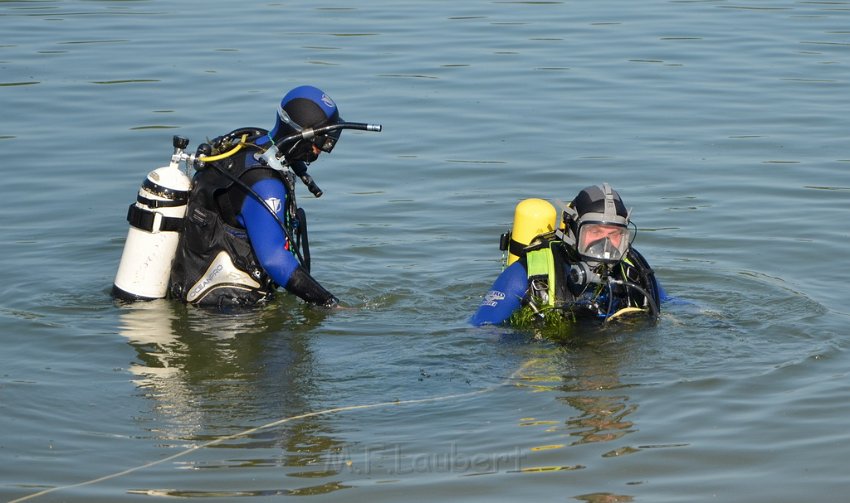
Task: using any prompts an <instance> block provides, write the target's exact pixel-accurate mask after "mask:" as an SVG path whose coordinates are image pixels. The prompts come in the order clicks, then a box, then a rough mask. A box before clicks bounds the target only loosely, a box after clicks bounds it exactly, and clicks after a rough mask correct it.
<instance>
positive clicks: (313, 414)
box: [9, 360, 535, 503]
mask: <svg viewBox="0 0 850 503" xmlns="http://www.w3.org/2000/svg"><path fill="white" fill-rule="evenodd" d="M534 361H535V360H530V361H528V362H526V363H524V364H523V365H522V366H521V367H520V368H519V369H517V370H516V371H515V372H514V373H513V374H511V375H510V376H508V378H506V379H505V380H504V381H502V382H501V383H499V384H495V385H493V386H490V387H489V388H484V389H480V390H476V391H467V392H465V393H454V394H451V395H442V396H435V397H429V398H416V399H411V400H393V401H391V402H379V403H370V404H364V405H347V406H344V407H334V408H331V409H325V410H319V411H315V412H306V413H304V414H298V415H297V416H290V417H285V418H283V419H278V420H276V421H272V422H271V423H266V424H264V425H261V426H257V427H254V428H250V429H247V430H245V431H241V432H239V433H234V434H232V435H226V436H223V437H219V438H216V439H214V440H210V441H208V442H204V443H202V444H198V445H195V446H192V447H189V448H188V449H185V450H182V451H180V452H178V453H176V454H172V455H171V456H167V457H164V458H162V459H158V460H156V461H151V462H150V463H145V464H143V465H139V466H135V467H132V468H128V469H126V470H122V471H120V472H115V473H111V474H109V475H104V476H103V477H98V478H96V479H91V480H87V481H85V482H79V483H77V484H71V485H67V486H59V487H53V488H50V489H45V490H43V491H39V492H37V493H33V494H30V495H27V496H23V497H21V498H18V499H14V500H11V501H9V503H18V502H20V501H27V500H32V499H35V498H38V497H40V496H44V495H46V494H50V493H54V492H58V491H63V490H66V489H74V488H77V487H84V486H90V485H94V484H98V483H100V482H105V481H107V480H111V479H116V478H118V477H122V476H124V475H129V474H131V473H134V472H138V471H141V470H144V469H146V468H150V467H152V466H156V465H159V464H162V463H165V462H167V461H172V460H174V459H177V458H181V457H183V456H186V455H187V454H190V453H192V452H195V451H197V450H200V449H204V448H206V447H211V446H213V445H217V444H220V443H222V442H226V441H228V440H234V439H237V438H240V437H244V436H247V435H251V434H253V433H257V432H259V431H263V430H268V429H270V428H274V427H276V426H280V425H282V424H286V423H289V422H292V421H297V420H299V419H307V418H310V417H317V416H325V415H328V414H337V413H340V412H348V411H353V410H367V409H377V408H380V407H389V406H397V405H413V404H421V403H429V402H442V401H446V400H454V399H458V398H466V397H471V396H476V395H483V394H485V393H489V392H491V391H494V390H496V389H498V388H501V387H502V386H505V385H506V384H508V383H509V382H510V381H511V380H513V379H514V378H515V377H516V376H517V374H519V373H520V372H522V371H523V370H524V369H526V368H527V367H528V366H529V365H531V364H532V363H533V362H534Z"/></svg>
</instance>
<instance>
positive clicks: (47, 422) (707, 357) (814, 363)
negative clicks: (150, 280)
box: [0, 0, 850, 502]
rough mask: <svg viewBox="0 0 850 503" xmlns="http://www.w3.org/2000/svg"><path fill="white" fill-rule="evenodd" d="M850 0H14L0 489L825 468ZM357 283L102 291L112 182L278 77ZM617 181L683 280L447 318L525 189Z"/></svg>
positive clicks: (221, 124) (121, 194) (835, 334)
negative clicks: (659, 287)
mask: <svg viewBox="0 0 850 503" xmlns="http://www.w3.org/2000/svg"><path fill="white" fill-rule="evenodd" d="M849 27H850V2H847V1H829V2H819V1H790V0H788V1H784V0H764V1H749V2H738V1H726V0H705V1H699V0H695V1H664V0H649V1H645V2H632V1H626V0H609V1H553V2H510V1H507V2H502V1H484V0H470V1H465V2H448V1H442V0H440V1H427V2H425V1H404V2H392V3H387V2H378V1H375V0H366V1H361V2H357V3H356V4H352V3H350V2H348V3H347V2H336V3H334V2H330V3H319V4H317V3H315V2H306V1H300V0H296V1H292V2H288V1H287V2H271V3H254V4H251V3H247V4H246V3H244V2H242V3H241V4H239V3H230V4H228V5H225V4H223V3H213V2H201V1H199V0H195V1H183V2H179V3H176V2H165V1H162V0H138V1H117V0H101V1H54V0H40V1H0V33H2V35H1V36H0V106H2V111H3V113H2V115H0V152H2V153H3V158H4V161H3V163H2V167H0V170H2V174H3V176H4V180H3V183H2V185H0V212H2V213H0V214H2V215H3V219H2V222H0V229H2V235H3V239H2V241H0V256H2V257H3V264H4V266H5V267H4V271H5V274H4V281H3V282H2V286H0V288H2V293H3V295H2V301H1V302H0V323H2V325H1V326H2V351H0V369H1V370H0V431H2V432H3V434H2V437H0V499H2V500H3V501H45V502H48V501H69V502H78V501H79V502H82V501H85V502H92V501H149V500H152V499H162V498H167V497H184V498H199V499H209V500H215V501H232V500H240V501H242V500H246V498H247V500H250V501H265V500H276V499H279V498H281V497H285V496H304V497H307V499H308V500H310V501H337V500H346V501H373V502H390V501H393V502H394V501H439V500H446V501H488V502H489V501H588V502H611V501H617V502H624V501H651V502H663V501H677V502H678V501H742V502H743V501H746V502H760V501H764V502H768V501H769V502H779V501H787V502H796V501H839V500H841V499H842V498H844V497H843V496H839V495H844V494H846V492H847V491H848V489H850V481H848V478H847V468H846V466H847V460H848V454H847V453H848V452H850V428H848V424H850V419H848V418H850V402H848V400H847V397H848V394H850V384H848V379H850V377H848V369H850V353H848V348H850V345H849V344H848V341H847V330H846V326H847V322H848V317H850V316H848V315H850V310H848V308H847V307H846V305H845V301H846V299H847V298H848V295H850V288H848V286H847V285H848V282H850V273H848V267H847V249H846V243H847V242H848V238H850V223H848V222H850V205H848V199H849V197H848V196H850V176H848V169H850V153H848V145H850V142H848V140H850V137H848V131H850V113H848V110H850V93H848V84H850V28H849ZM300 84H313V85H317V86H319V87H322V88H323V89H325V90H326V91H327V92H328V93H329V94H330V95H331V96H333V97H334V98H335V99H336V100H337V102H338V103H339V105H340V109H341V111H342V116H343V117H344V118H346V119H347V120H351V121H362V122H378V123H382V124H383V125H384V131H383V132H382V133H380V134H374V133H357V132H347V133H346V134H345V135H344V139H343V140H342V141H341V142H340V145H339V146H338V147H337V149H336V150H335V151H334V153H333V155H332V156H330V157H328V158H323V159H322V160H321V161H320V162H319V163H317V164H316V165H314V166H313V167H312V168H311V173H312V174H313V176H314V177H315V179H316V181H317V182H318V184H319V185H320V186H321V187H322V189H324V192H325V195H324V196H323V197H322V198H321V199H314V198H312V197H310V195H309V193H308V192H307V191H306V190H301V189H303V187H302V188H300V189H299V190H301V192H300V193H299V202H300V203H301V205H302V206H303V207H305V209H306V210H307V212H308V214H309V216H310V230H311V245H312V251H313V272H314V274H315V276H316V277H317V278H318V279H319V280H320V281H321V282H322V283H323V284H325V285H326V286H327V287H328V288H329V289H330V290H331V291H333V292H334V293H335V294H336V295H337V296H339V297H340V298H341V299H342V300H343V304H344V307H345V308H344V309H341V310H336V311H333V312H322V311H319V310H316V309H311V308H309V307H305V306H304V305H303V304H301V303H300V302H298V301H297V300H295V299H293V298H289V297H286V296H281V298H279V299H278V300H276V301H275V303H274V304H273V305H271V306H268V307H267V308H264V309H262V310H258V311H255V312H249V313H242V314H238V315H222V314H216V313H209V312H204V311H200V310H197V309H191V308H186V307H185V306H183V305H179V304H174V303H171V302H168V301H155V302H150V303H146V304H138V305H133V306H119V305H116V304H115V303H113V302H112V300H111V299H110V297H109V289H110V287H111V283H112V279H113V277H114V274H115V270H116V268H117V264H118V260H119V258H120V255H121V250H122V248H123V244H124V239H125V236H126V232H127V227H126V222H125V221H124V217H125V214H126V207H127V205H128V204H130V202H131V201H132V200H133V198H134V197H135V192H136V191H137V189H138V186H139V184H140V182H141V181H142V179H143V178H144V177H145V175H146V173H147V172H148V171H150V170H152V169H154V168H156V167H157V166H161V165H163V164H164V163H166V162H167V160H168V158H169V156H170V154H171V150H172V149H171V136H172V135H175V134H179V135H183V136H186V137H188V138H190V140H191V142H192V143H191V145H192V148H194V146H196V145H197V144H198V143H200V142H202V141H203V140H204V139H206V138H207V137H213V136H217V135H219V134H222V133H224V132H227V131H230V130H231V129H234V128H236V127H241V126H249V125H250V126H259V127H266V128H268V127H271V125H272V121H273V118H274V107H275V105H276V103H277V101H278V100H279V99H280V97H281V95H282V94H283V93H284V92H285V91H286V90H287V89H289V88H291V87H294V86H296V85H300ZM602 181H607V182H609V183H611V184H612V185H614V187H616V188H618V189H619V190H620V192H621V194H622V195H623V197H624V199H625V200H626V202H627V204H628V205H630V206H632V207H633V208H634V213H633V215H634V220H635V221H636V223H637V225H638V227H639V229H640V230H639V233H638V238H637V243H636V244H637V247H638V248H639V249H640V250H641V251H642V252H643V254H644V255H646V256H647V257H648V258H649V260H650V262H651V263H652V264H653V266H654V267H655V269H656V271H657V274H658V276H659V277H660V279H661V281H662V283H663V284H664V286H665V287H666V289H667V290H668V291H669V293H671V294H672V295H673V296H674V297H675V301H674V302H671V303H668V304H667V305H666V306H665V308H664V314H663V316H662V318H661V320H660V322H659V323H658V324H657V325H656V326H651V327H647V326H618V327H608V328H606V329H604V330H601V329H598V330H587V331H584V332H582V333H581V334H580V335H579V336H578V337H576V338H575V339H574V340H572V341H570V342H569V343H566V344H552V343H548V342H545V341H540V340H535V337H534V334H529V333H518V332H515V331H512V330H510V329H507V328H495V327H490V328H486V329H473V328H470V327H468V326H467V324H466V320H467V318H468V316H469V315H470V314H471V313H472V312H473V311H474V309H475V307H476V306H477V304H478V301H479V299H480V297H481V295H482V294H483V293H484V292H485V291H486V290H487V288H488V286H489V284H490V282H491V281H492V280H493V279H494V278H495V276H496V275H497V274H498V272H499V269H500V264H499V258H500V252H499V250H498V236H499V234H500V233H501V232H503V231H504V230H506V229H507V228H508V227H509V225H510V221H511V218H512V213H513V207H514V205H515V204H516V202H517V201H519V200H521V199H524V198H527V197H543V198H546V199H550V200H555V199H562V200H569V199H570V198H571V197H572V196H573V195H574V194H575V193H576V192H577V191H578V190H580V189H581V188H582V187H584V186H586V185H589V184H594V183H600V182H602Z"/></svg>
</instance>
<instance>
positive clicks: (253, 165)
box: [169, 151, 338, 308]
mask: <svg viewBox="0 0 850 503" xmlns="http://www.w3.org/2000/svg"><path fill="white" fill-rule="evenodd" d="M284 180H285V175H284V174H283V173H282V172H280V171H276V170H274V169H272V168H270V167H268V166H266V165H265V164H264V163H263V162H261V161H258V160H256V159H255V158H254V152H252V151H249V152H246V153H239V154H237V155H234V156H232V157H228V158H225V159H223V160H220V161H213V162H212V163H210V164H209V165H208V166H207V167H205V168H203V169H201V170H199V171H198V172H197V173H196V174H195V179H194V183H193V187H192V192H191V194H190V197H189V206H188V208H187V212H186V214H187V217H186V218H185V219H184V230H183V232H182V233H181V236H180V242H179V243H178V250H177V255H176V257H175V260H174V264H173V266H172V272H171V278H170V281H169V292H170V295H171V296H172V297H173V298H177V299H181V300H183V301H185V302H190V303H192V304H198V305H208V306H215V307H219V308H229V307H234V306H236V307H241V306H250V305H254V304H257V303H261V302H265V301H267V300H268V299H270V298H271V297H273V295H274V291H275V289H276V288H277V286H283V287H284V288H286V290H288V291H289V292H291V293H293V294H295V295H297V296H298V297H300V298H301V299H303V300H305V301H307V302H310V303H312V304H318V305H322V306H333V305H335V304H336V303H337V302H338V301H337V299H336V297H334V296H333V295H332V294H331V293H330V292H328V291H327V290H325V289H324V288H323V287H322V286H321V285H320V284H319V283H318V282H317V281H316V280H315V279H314V278H313V277H312V276H310V273H309V271H307V269H306V268H305V267H304V266H302V265H301V264H299V262H298V259H297V258H296V256H295V255H294V254H293V252H292V250H290V249H289V247H290V246H291V245H292V244H291V243H288V242H287V235H286V233H285V232H284V230H283V228H282V226H281V223H282V222H284V223H288V221H289V217H290V215H288V214H289V212H290V211H291V210H292V209H293V208H292V202H290V201H289V197H290V196H289V193H288V192H287V183H286V182H285V181H284ZM246 186H247V187H248V188H250V190H247V189H246ZM267 206H268V207H267ZM270 209H271V210H273V212H274V215H273V214H272V212H271V211H269V210H270ZM275 215H276V216H277V218H275Z"/></svg>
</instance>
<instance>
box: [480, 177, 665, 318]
mask: <svg viewBox="0 0 850 503" xmlns="http://www.w3.org/2000/svg"><path fill="white" fill-rule="evenodd" d="M556 215H557V213H556V211H555V209H554V207H553V206H552V205H551V204H549V203H548V202H546V201H543V200H540V199H529V200H525V201H522V202H520V204H519V205H517V211H516V214H515V219H514V228H513V230H512V233H511V234H512V235H511V234H505V235H504V236H503V240H502V241H503V244H502V249H503V250H504V251H508V252H509V253H508V260H507V267H506V268H505V269H504V270H503V271H502V273H501V274H500V275H499V277H498V278H496V281H495V282H494V283H493V286H492V287H491V288H490V290H489V291H488V292H487V294H486V295H485V296H484V299H483V300H482V302H481V304H480V306H479V307H478V310H477V311H476V312H475V314H474V315H473V316H472V318H471V319H470V322H471V323H472V324H473V325H475V326H481V325H488V324H493V325H495V324H502V323H505V322H507V321H509V320H510V319H511V317H512V316H513V315H514V313H516V312H518V311H519V310H521V309H527V310H529V311H530V312H529V318H531V319H538V320H541V321H542V320H546V319H547V318H551V317H553V316H558V317H562V318H566V319H567V320H576V319H578V318H590V319H597V320H602V321H608V320H612V319H615V318H617V317H619V316H623V315H627V314H628V315H635V314H637V315H641V316H646V317H648V318H650V319H652V320H654V319H656V318H657V317H658V315H659V305H660V302H661V300H662V299H663V298H664V297H665V296H666V295H665V293H664V291H663V290H662V288H661V286H660V285H659V283H658V281H657V280H656V278H655V273H654V272H653V270H652V268H651V267H650V266H649V264H648V263H647V261H646V259H645V258H644V257H643V256H642V255H641V254H640V253H639V252H638V251H637V250H635V249H634V248H632V247H631V244H632V241H633V240H634V236H635V232H634V229H636V227H635V226H634V224H633V223H632V222H631V220H630V218H629V217H630V211H629V210H627V209H626V207H625V205H624V204H623V201H622V199H621V198H620V195H619V194H618V193H617V191H615V190H614V189H612V188H611V187H610V186H609V185H608V184H602V185H595V186H591V187H587V188H585V189H583V190H582V191H581V192H579V194H578V195H577V196H576V197H575V199H573V201H572V202H571V203H570V204H569V205H567V206H566V207H565V208H563V213H562V220H561V222H560V223H559V222H557V221H556V218H557V217H556ZM520 236H521V237H520Z"/></svg>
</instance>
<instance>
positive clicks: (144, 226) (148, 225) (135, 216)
mask: <svg viewBox="0 0 850 503" xmlns="http://www.w3.org/2000/svg"><path fill="white" fill-rule="evenodd" d="M127 222H129V223H130V225H132V226H133V227H135V228H137V229H141V230H143V231H148V232H153V233H156V232H179V231H180V229H182V228H183V219H182V218H176V217H167V216H165V215H163V214H162V213H159V212H158V211H148V210H146V209H143V208H139V207H138V206H136V204H135V203H133V204H131V205H130V208H129V209H128V210H127Z"/></svg>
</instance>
